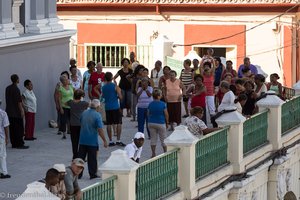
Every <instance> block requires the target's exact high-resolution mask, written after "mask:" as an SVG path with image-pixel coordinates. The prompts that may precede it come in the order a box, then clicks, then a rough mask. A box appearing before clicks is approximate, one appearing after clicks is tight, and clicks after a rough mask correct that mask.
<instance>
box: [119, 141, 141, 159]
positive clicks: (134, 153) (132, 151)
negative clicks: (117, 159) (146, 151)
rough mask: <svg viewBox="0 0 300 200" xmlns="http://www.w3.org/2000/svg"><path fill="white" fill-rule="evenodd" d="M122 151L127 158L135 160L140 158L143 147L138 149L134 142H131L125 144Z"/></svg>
mask: <svg viewBox="0 0 300 200" xmlns="http://www.w3.org/2000/svg"><path fill="white" fill-rule="evenodd" d="M124 150H125V151H126V153H127V156H128V158H130V159H131V158H133V160H136V159H138V158H141V154H142V150H143V147H140V148H138V147H137V146H136V145H135V144H134V142H132V143H130V144H127V145H126V147H125V149H124Z"/></svg>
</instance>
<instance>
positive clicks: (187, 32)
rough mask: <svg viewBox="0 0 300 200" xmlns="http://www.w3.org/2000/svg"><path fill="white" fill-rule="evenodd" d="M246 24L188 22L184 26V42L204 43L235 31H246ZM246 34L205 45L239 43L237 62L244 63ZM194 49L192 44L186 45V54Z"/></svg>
mask: <svg viewBox="0 0 300 200" xmlns="http://www.w3.org/2000/svg"><path fill="white" fill-rule="evenodd" d="M245 29H246V26H244V25H193V24H186V25H185V26H184V43H185V44H192V43H204V42H207V41H212V40H215V39H218V38H224V37H226V36H229V35H233V34H235V33H239V32H242V31H245ZM245 44H246V35H245V33H242V34H239V35H237V36H234V37H232V38H228V39H224V40H220V41H216V42H210V43H207V44H203V45H207V46H209V45H237V57H238V58H237V63H238V65H239V64H242V63H243V58H244V57H245V56H246V46H245ZM191 49H192V47H191V46H186V47H185V49H184V52H185V55H186V54H187V53H188V52H189V51H190V50H191Z"/></svg>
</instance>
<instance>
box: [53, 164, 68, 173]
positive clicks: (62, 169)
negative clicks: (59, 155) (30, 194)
mask: <svg viewBox="0 0 300 200" xmlns="http://www.w3.org/2000/svg"><path fill="white" fill-rule="evenodd" d="M52 168H53V169H56V170H57V171H58V172H66V167H65V165H64V164H55V165H53V167H52Z"/></svg>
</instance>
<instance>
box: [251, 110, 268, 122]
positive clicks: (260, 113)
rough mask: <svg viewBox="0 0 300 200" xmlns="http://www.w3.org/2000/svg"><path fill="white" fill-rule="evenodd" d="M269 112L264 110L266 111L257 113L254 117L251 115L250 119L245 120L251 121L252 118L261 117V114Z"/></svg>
mask: <svg viewBox="0 0 300 200" xmlns="http://www.w3.org/2000/svg"><path fill="white" fill-rule="evenodd" d="M269 111H270V110H269V109H266V110H264V111H262V112H259V113H256V114H254V115H251V117H250V118H248V119H247V120H251V119H253V118H255V117H257V116H259V115H262V114H264V113H266V112H269ZM247 120H246V121H247Z"/></svg>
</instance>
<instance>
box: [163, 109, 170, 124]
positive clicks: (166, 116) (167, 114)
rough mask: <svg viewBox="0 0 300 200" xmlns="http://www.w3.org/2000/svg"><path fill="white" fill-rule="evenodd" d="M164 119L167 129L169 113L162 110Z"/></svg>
mask: <svg viewBox="0 0 300 200" xmlns="http://www.w3.org/2000/svg"><path fill="white" fill-rule="evenodd" d="M164 114H165V119H166V128H168V124H169V113H168V110H167V109H164Z"/></svg>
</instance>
